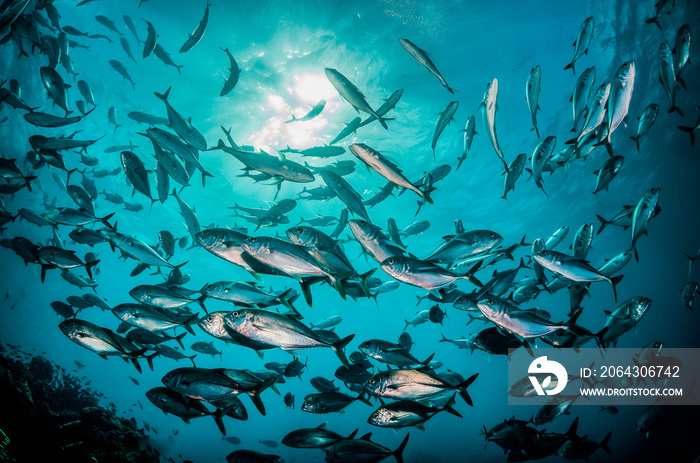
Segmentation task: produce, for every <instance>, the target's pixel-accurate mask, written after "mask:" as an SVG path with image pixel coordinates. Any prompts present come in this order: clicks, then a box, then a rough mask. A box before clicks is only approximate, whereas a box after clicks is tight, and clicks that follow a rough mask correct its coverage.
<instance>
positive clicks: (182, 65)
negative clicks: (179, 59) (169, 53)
mask: <svg viewBox="0 0 700 463" xmlns="http://www.w3.org/2000/svg"><path fill="white" fill-rule="evenodd" d="M184 66H185V65H184V64H181V65H179V66H178V65H177V64H176V65H175V69H177V73H178V74H180V75H182V72H181V71H180V69H182V68H183V67H184Z"/></svg>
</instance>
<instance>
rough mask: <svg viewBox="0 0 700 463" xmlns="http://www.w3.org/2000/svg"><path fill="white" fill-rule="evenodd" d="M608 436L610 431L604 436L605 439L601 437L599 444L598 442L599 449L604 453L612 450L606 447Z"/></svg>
mask: <svg viewBox="0 0 700 463" xmlns="http://www.w3.org/2000/svg"><path fill="white" fill-rule="evenodd" d="M610 436H612V431H610V432H609V433H608V435H607V436H605V439H603V441H602V442H601V443H600V444H598V446H599V447H600V448H601V449H603V451H604V452H606V453H612V450H610V447H608V441H610Z"/></svg>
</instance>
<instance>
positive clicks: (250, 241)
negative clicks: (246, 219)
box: [248, 238, 256, 243]
mask: <svg viewBox="0 0 700 463" xmlns="http://www.w3.org/2000/svg"><path fill="white" fill-rule="evenodd" d="M255 241H256V238H248V242H249V243H255Z"/></svg>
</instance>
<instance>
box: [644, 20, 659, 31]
mask: <svg viewBox="0 0 700 463" xmlns="http://www.w3.org/2000/svg"><path fill="white" fill-rule="evenodd" d="M644 22H645V23H646V24H652V23H653V24H656V27H658V28H659V30H662V29H661V23H660V22H659V18H657V17H653V18H649V19H647V20H646V21H644Z"/></svg>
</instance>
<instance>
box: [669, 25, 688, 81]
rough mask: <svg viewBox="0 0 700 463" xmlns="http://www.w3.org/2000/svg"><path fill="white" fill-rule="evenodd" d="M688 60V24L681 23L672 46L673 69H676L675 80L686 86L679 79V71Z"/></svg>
mask: <svg viewBox="0 0 700 463" xmlns="http://www.w3.org/2000/svg"><path fill="white" fill-rule="evenodd" d="M689 62H690V26H689V25H688V24H683V25H682V26H681V27H680V29H678V33H677V34H676V42H675V45H674V47H673V69H674V70H675V71H676V81H678V83H679V84H681V85H682V86H683V88H686V86H685V82H683V80H682V79H681V77H680V76H681V72H682V71H683V69H685V66H686V65H687V64H688V63H689Z"/></svg>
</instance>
